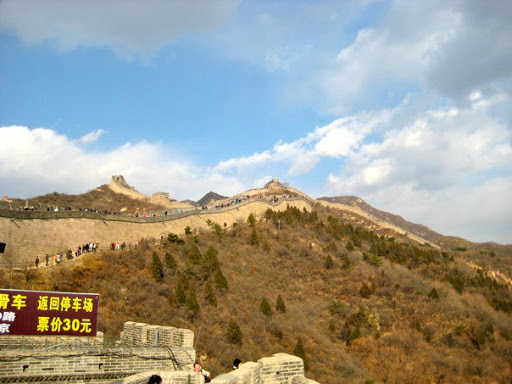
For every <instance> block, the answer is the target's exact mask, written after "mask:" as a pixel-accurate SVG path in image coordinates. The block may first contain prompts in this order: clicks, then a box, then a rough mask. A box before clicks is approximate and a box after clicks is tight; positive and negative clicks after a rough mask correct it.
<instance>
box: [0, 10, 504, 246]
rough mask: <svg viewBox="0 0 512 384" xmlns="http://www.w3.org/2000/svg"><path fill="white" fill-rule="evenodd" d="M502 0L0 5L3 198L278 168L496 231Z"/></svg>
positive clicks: (242, 175) (344, 191) (216, 184)
mask: <svg viewBox="0 0 512 384" xmlns="http://www.w3.org/2000/svg"><path fill="white" fill-rule="evenodd" d="M510 20H512V3H511V2H509V1H505V0H503V1H499V0H497V1H493V2H482V1H476V0H475V1H421V2H411V1H372V0H366V1H344V2H340V1H238V0H226V1H221V0H209V1H199V0H198V1H193V2H190V1H175V0H166V1H163V0H162V1H160V0H148V1H143V2H142V1H134V0H133V1H129V0H127V1H117V0H109V1H78V0H68V1H57V0H46V1H36V0H4V1H2V2H1V3H0V143H1V144H2V150H1V151H0V194H2V195H8V196H13V197H32V196H36V195H40V194H44V193H49V192H53V191H58V192H65V193H82V192H85V191H87V190H89V189H92V188H94V187H96V186H98V185H101V184H105V183H108V182H109V180H110V176H111V175H113V174H123V175H124V176H125V178H126V179H127V181H128V182H129V183H130V184H132V185H134V186H135V187H136V188H137V189H138V190H140V191H141V192H144V193H147V194H151V193H152V192H155V191H168V192H170V194H171V196H172V197H173V198H176V199H187V198H190V199H199V198H200V197H202V196H203V195H204V194H205V193H207V192H209V191H211V190H213V191H215V192H218V193H221V194H225V195H233V194H235V193H238V192H241V191H244V190H246V189H249V188H252V187H259V186H262V185H263V184H264V183H265V182H266V181H268V180H269V179H270V178H273V177H277V178H279V179H281V180H282V181H286V182H289V183H290V185H292V186H294V187H296V188H299V189H301V190H302V191H304V192H305V193H307V194H309V195H310V196H312V197H320V196H338V195H357V196H360V197H362V198H363V199H365V200H366V201H367V202H369V203H370V204H372V205H373V206H375V207H376V208H379V209H382V210H386V211H389V212H392V213H396V214H400V215H402V216H403V217H404V218H405V219H407V220H410V221H413V222H417V223H421V224H425V225H427V226H429V227H431V228H432V229H434V230H436V231H439V232H441V233H443V234H446V235H455V236H461V237H464V238H467V239H469V240H473V241H498V242H501V243H512V198H511V197H510V196H512V172H511V170H512V169H511V168H512V165H511V164H512V161H511V160H512V108H511V106H512V103H511V97H512V25H511V23H510Z"/></svg>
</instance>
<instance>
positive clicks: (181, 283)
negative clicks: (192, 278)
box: [174, 271, 189, 304]
mask: <svg viewBox="0 0 512 384" xmlns="http://www.w3.org/2000/svg"><path fill="white" fill-rule="evenodd" d="M175 284H176V285H175V288H174V292H175V295H176V299H177V300H178V304H185V301H186V299H187V290H188V289H189V283H188V280H187V277H186V276H185V275H184V274H183V273H182V272H181V271H180V272H178V276H177V277H176V283H175Z"/></svg>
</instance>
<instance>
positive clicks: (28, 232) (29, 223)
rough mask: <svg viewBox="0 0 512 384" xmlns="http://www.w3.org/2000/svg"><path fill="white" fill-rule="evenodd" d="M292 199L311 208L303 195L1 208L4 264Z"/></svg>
mask: <svg viewBox="0 0 512 384" xmlns="http://www.w3.org/2000/svg"><path fill="white" fill-rule="evenodd" d="M287 205H290V206H294V207H297V208H299V209H300V210H302V209H303V208H306V209H307V210H311V206H310V205H309V203H308V202H307V201H306V200H304V199H301V198H292V199H287V200H281V201H279V202H278V203H269V202H267V201H263V200H251V201H248V202H244V203H240V204H237V205H234V206H231V207H228V208H223V209H211V210H204V211H202V210H197V211H190V212H183V213H181V214H176V215H172V216H164V217H150V218H149V217H148V218H135V217H128V216H119V215H103V214H99V213H94V212H38V211H9V210H7V211H6V210H0V242H2V243H6V244H7V246H6V250H5V252H6V253H5V254H0V266H7V267H11V266H19V265H20V264H21V263H23V262H27V263H29V264H30V265H34V260H35V258H36V256H39V259H40V261H41V263H40V265H44V264H45V255H46V254H50V255H54V254H56V253H58V252H61V251H65V250H66V249H74V248H75V247H76V246H77V245H80V244H84V243H88V242H97V243H99V244H100V249H108V247H109V244H111V243H123V242H125V243H126V244H133V243H136V242H137V241H139V240H140V239H141V238H143V237H145V238H155V239H160V237H161V236H166V235H167V234H168V233H170V232H173V233H177V234H182V233H183V232H184V228H185V227H186V226H190V227H191V228H198V229H200V228H205V229H206V228H207V224H206V220H208V219H210V220H212V221H214V222H216V223H219V224H220V225H223V224H224V223H226V224H227V225H228V226H229V227H231V226H232V225H233V224H234V223H236V222H237V221H238V220H243V221H245V220H247V217H248V216H249V214H250V213H253V214H254V215H255V216H262V215H263V214H264V213H265V211H266V210H267V209H268V208H271V209H274V210H284V209H286V207H287Z"/></svg>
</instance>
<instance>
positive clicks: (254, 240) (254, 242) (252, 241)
mask: <svg viewBox="0 0 512 384" xmlns="http://www.w3.org/2000/svg"><path fill="white" fill-rule="evenodd" d="M259 243H260V239H259V238H258V233H257V232H256V227H253V228H252V232H251V237H250V238H249V244H251V245H253V246H258V244H259Z"/></svg>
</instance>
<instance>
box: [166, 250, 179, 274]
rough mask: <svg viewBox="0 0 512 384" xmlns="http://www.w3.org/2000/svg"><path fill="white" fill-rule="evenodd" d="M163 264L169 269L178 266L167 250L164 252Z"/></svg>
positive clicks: (174, 268)
mask: <svg viewBox="0 0 512 384" xmlns="http://www.w3.org/2000/svg"><path fill="white" fill-rule="evenodd" d="M165 265H166V266H167V268H169V269H170V270H172V271H174V270H176V269H177V268H178V264H177V263H176V260H175V259H174V257H172V255H171V254H170V253H169V252H165Z"/></svg>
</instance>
